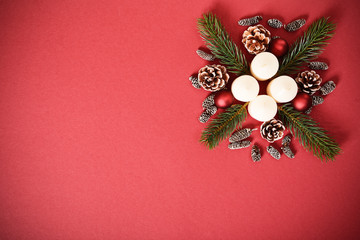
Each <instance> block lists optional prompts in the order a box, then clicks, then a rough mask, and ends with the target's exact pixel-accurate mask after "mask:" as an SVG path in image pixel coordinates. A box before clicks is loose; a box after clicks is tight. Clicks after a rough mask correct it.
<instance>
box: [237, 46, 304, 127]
mask: <svg viewBox="0 0 360 240" xmlns="http://www.w3.org/2000/svg"><path fill="white" fill-rule="evenodd" d="M278 70H279V61H278V59H277V58H276V56H275V55H274V54H272V53H270V52H262V53H259V54H258V55H256V56H255V57H254V59H253V60H252V62H251V65H250V71H251V74H252V76H250V75H242V76H240V77H238V78H236V79H235V80H234V82H233V83H232V85H231V92H232V94H233V95H234V97H235V98H236V99H237V100H239V101H242V102H249V106H248V111H249V114H250V116H251V117H253V118H255V119H256V120H258V121H261V122H265V121H268V120H270V119H272V118H273V117H275V115H276V112H277V104H276V103H277V102H278V103H286V102H290V101H291V100H293V99H294V98H295V97H296V94H297V92H298V87H297V84H296V82H295V80H294V79H293V78H291V77H289V76H286V75H283V76H279V77H277V78H275V79H273V80H272V81H271V82H270V83H269V84H268V86H267V89H266V92H267V94H268V95H259V90H260V87H259V83H258V81H266V80H268V79H270V78H272V77H273V76H275V74H276V73H277V71H278Z"/></svg>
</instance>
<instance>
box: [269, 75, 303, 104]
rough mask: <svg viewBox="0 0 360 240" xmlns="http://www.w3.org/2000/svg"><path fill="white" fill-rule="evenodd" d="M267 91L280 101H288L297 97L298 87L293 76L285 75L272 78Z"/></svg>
mask: <svg viewBox="0 0 360 240" xmlns="http://www.w3.org/2000/svg"><path fill="white" fill-rule="evenodd" d="M266 92H267V94H268V95H269V96H271V97H273V98H274V99H275V101H277V102H278V103H286V102H290V101H291V100H293V99H294V98H295V97H296V94H297V92H298V87H297V84H296V82H295V80H294V79H293V78H291V77H289V76H285V75H283V76H280V77H277V78H275V79H274V80H272V81H271V82H270V83H269V84H268V86H267V89H266Z"/></svg>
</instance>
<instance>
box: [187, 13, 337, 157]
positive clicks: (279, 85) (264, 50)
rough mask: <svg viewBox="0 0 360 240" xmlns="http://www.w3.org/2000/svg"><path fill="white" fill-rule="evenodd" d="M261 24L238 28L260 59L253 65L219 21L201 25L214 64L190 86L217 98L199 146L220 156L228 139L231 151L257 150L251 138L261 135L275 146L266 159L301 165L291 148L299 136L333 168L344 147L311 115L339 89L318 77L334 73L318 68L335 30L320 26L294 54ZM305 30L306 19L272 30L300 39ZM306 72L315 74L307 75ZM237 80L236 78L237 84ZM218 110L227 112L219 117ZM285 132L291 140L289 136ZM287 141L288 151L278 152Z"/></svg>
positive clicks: (275, 23) (274, 22) (252, 21)
mask: <svg viewBox="0 0 360 240" xmlns="http://www.w3.org/2000/svg"><path fill="white" fill-rule="evenodd" d="M262 20H263V17H262V16H255V17H252V18H246V19H241V20H240V21H239V22H238V24H239V25H240V26H246V27H247V29H245V30H244V32H243V34H242V41H241V42H242V44H243V46H244V48H245V49H246V51H247V52H248V53H249V54H251V55H254V58H253V59H252V61H251V63H250V64H248V62H247V59H246V57H245V54H243V52H242V51H241V50H240V48H239V47H238V46H237V45H236V44H235V43H234V42H233V41H232V39H231V38H230V36H229V34H228V33H227V32H226V31H225V28H224V27H223V25H222V24H221V22H220V20H219V19H218V18H217V17H216V16H215V15H214V14H212V13H208V14H205V15H203V17H202V18H200V19H199V20H198V29H199V32H200V35H201V37H202V38H203V40H204V41H205V43H206V46H207V48H208V49H209V50H210V52H211V53H208V52H206V51H203V50H200V49H199V50H197V51H196V52H197V54H198V55H199V56H200V57H201V58H203V59H204V60H206V61H209V62H212V63H210V64H208V65H206V66H204V67H202V68H201V69H200V70H199V71H198V73H197V75H193V76H191V77H190V78H189V79H190V81H191V83H192V85H193V86H194V87H195V88H198V89H201V88H202V89H204V90H206V91H209V92H211V93H210V95H209V96H208V97H207V98H206V99H205V100H204V101H203V103H202V106H203V109H204V111H203V113H202V114H201V115H200V117H199V121H200V122H202V123H206V122H208V121H210V123H209V124H208V125H207V126H206V128H205V129H204V130H203V132H202V135H201V139H200V141H201V142H202V143H204V144H205V145H206V146H207V147H208V148H209V149H213V148H215V147H216V146H217V145H218V144H219V143H220V142H221V141H222V140H224V139H226V138H228V137H229V146H228V147H229V149H243V148H247V147H250V146H251V141H249V140H248V137H249V136H250V135H251V133H252V132H253V131H255V130H259V131H260V134H261V137H262V138H263V139H265V140H267V142H268V143H269V145H268V146H267V147H266V150H267V152H268V153H269V154H270V155H271V156H272V157H273V158H275V159H280V158H281V152H282V153H283V154H284V155H285V156H287V157H289V158H294V156H295V155H294V153H293V151H292V150H291V148H290V143H291V135H293V136H294V137H295V138H297V139H298V140H299V142H300V143H301V145H302V146H303V147H304V148H305V149H306V150H308V151H311V152H312V153H313V154H314V156H316V157H318V158H320V159H321V160H325V161H327V160H334V159H335V156H336V155H338V154H339V153H340V152H341V149H340V147H339V145H338V144H337V143H336V141H335V140H334V139H333V138H331V137H330V136H329V135H328V134H327V132H326V131H325V130H324V129H323V128H321V127H320V126H319V124H318V123H317V122H316V121H315V120H313V119H312V118H311V117H310V116H309V114H310V112H311V109H312V108H313V107H314V106H316V105H319V104H321V103H323V101H324V98H323V97H322V96H325V95H328V94H329V93H331V92H332V91H333V90H334V89H335V87H336V86H335V83H334V82H333V81H327V82H325V83H324V81H323V79H322V78H321V76H320V74H319V73H318V72H316V71H319V70H320V71H323V70H327V69H328V65H327V64H326V63H324V62H314V61H313V60H315V59H316V58H317V56H318V55H319V54H320V53H321V52H322V51H323V47H324V46H326V45H327V44H328V40H329V39H330V38H331V37H332V36H333V34H334V30H335V24H334V23H332V22H331V21H329V19H328V18H324V17H323V18H320V19H319V20H317V21H315V22H314V23H312V24H311V26H310V27H309V28H308V29H307V30H305V32H304V33H303V35H302V36H300V37H299V38H298V39H297V40H296V41H295V42H294V43H293V44H291V45H290V46H289V45H288V43H287V41H286V40H285V39H283V38H280V37H273V36H271V31H269V30H268V29H267V28H266V27H265V26H263V25H262V24H260V22H261V21H262ZM305 23H306V21H305V20H304V19H297V20H295V21H293V22H291V23H289V24H286V25H284V24H283V23H282V22H281V21H280V20H278V19H269V20H268V21H267V24H268V26H269V27H271V28H274V29H279V28H282V27H283V28H284V29H285V30H286V31H288V32H295V31H297V30H298V29H300V28H302V27H303V26H304V25H305ZM304 65H307V66H308V67H309V68H310V70H304V68H303V67H304ZM231 74H234V75H235V76H236V77H235V78H234V79H231ZM259 81H262V82H267V87H266V94H263V95H260V94H259V92H260V85H259ZM230 83H231V84H230ZM319 93H320V94H319ZM320 95H322V96H320ZM218 108H222V109H224V111H223V112H221V113H219V114H217V112H218ZM247 113H249V115H250V116H251V117H252V118H254V119H256V120H257V121H259V127H258V129H250V128H242V125H243V123H244V122H245V120H246V119H247ZM286 129H288V130H289V131H290V133H291V135H286V136H285V133H284V132H285V130H286ZM280 139H282V141H281V151H279V150H277V149H276V147H275V146H274V145H272V143H273V142H275V141H279V140H280ZM250 152H251V158H252V159H253V161H260V159H261V155H262V154H261V151H260V148H259V146H258V145H256V144H253V145H252V147H251V151H250Z"/></svg>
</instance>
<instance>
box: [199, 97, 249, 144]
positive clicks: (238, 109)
mask: <svg viewBox="0 0 360 240" xmlns="http://www.w3.org/2000/svg"><path fill="white" fill-rule="evenodd" d="M246 106H247V103H245V104H244V105H240V104H236V105H232V106H231V107H229V108H227V109H226V110H225V112H223V113H221V114H219V115H218V116H217V118H214V119H213V120H212V121H211V122H210V124H209V125H208V126H207V127H206V128H205V129H204V131H203V132H202V135H201V138H200V142H202V143H204V144H205V145H206V146H207V147H208V148H209V149H213V148H215V147H216V146H217V145H219V143H220V142H221V141H222V140H224V139H225V138H227V137H228V136H230V134H231V133H232V132H233V131H234V130H235V129H236V128H237V127H241V125H242V123H243V122H244V121H245V119H246V116H247V111H246Z"/></svg>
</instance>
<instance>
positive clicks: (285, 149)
mask: <svg viewBox="0 0 360 240" xmlns="http://www.w3.org/2000/svg"><path fill="white" fill-rule="evenodd" d="M281 150H282V151H283V153H284V154H285V155H286V156H287V157H288V158H294V157H295V154H294V153H293V152H292V151H291V148H290V146H288V145H284V146H282V147H281Z"/></svg>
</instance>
